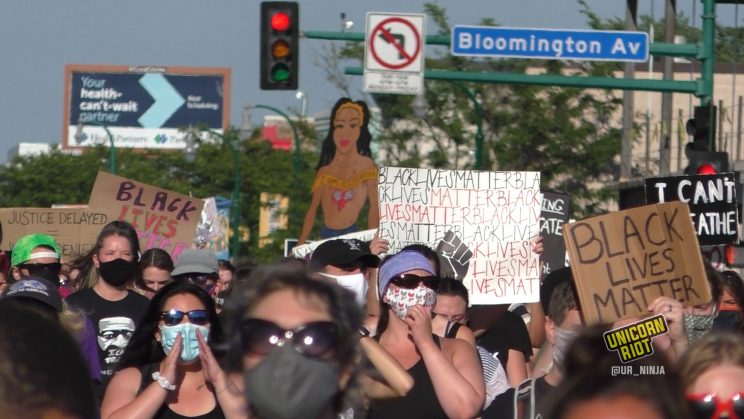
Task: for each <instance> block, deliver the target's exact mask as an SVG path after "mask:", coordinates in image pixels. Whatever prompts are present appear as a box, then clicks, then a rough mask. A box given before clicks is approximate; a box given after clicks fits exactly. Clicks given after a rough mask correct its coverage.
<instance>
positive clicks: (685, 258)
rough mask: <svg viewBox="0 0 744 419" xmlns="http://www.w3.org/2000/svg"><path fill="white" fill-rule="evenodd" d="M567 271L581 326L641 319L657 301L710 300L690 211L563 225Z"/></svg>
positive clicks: (672, 208)
mask: <svg viewBox="0 0 744 419" xmlns="http://www.w3.org/2000/svg"><path fill="white" fill-rule="evenodd" d="M563 236H564V239H565V241H566V248H567V249H568V253H569V258H570V259H571V270H572V272H573V276H574V280H575V285H576V289H577V291H578V295H579V301H580V303H581V311H582V315H583V316H584V321H585V322H586V323H587V324H590V325H591V324H597V323H609V322H612V321H615V320H618V319H623V318H628V317H634V316H640V315H646V314H648V311H646V308H647V307H648V305H649V304H651V302H652V301H653V300H654V299H655V298H656V297H659V296H662V295H663V296H667V297H671V298H674V299H675V300H678V301H680V302H682V304H683V305H685V306H692V305H698V304H707V303H708V302H710V300H711V293H710V288H709V285H708V281H707V280H706V276H705V270H704V268H703V260H702V257H701V256H700V248H699V247H698V241H697V237H696V235H695V231H694V230H693V227H692V223H690V210H689V208H688V207H687V205H686V204H684V203H682V202H669V203H665V204H657V205H647V206H644V207H639V208H634V209H630V210H626V211H619V212H614V213H612V214H607V215H602V216H599V217H593V218H588V219H585V220H581V221H577V222H575V223H571V224H567V225H566V226H564V228H563Z"/></svg>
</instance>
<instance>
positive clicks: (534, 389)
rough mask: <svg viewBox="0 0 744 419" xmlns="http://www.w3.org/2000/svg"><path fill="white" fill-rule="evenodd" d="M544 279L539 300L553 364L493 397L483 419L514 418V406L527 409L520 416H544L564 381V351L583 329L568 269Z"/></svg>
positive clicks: (521, 409)
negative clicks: (550, 398)
mask: <svg viewBox="0 0 744 419" xmlns="http://www.w3.org/2000/svg"><path fill="white" fill-rule="evenodd" d="M545 282H546V285H547V287H546V288H547V292H548V293H547V294H543V293H542V290H541V301H540V302H541V303H542V304H543V305H544V306H545V307H547V309H546V310H545V312H546V313H547V318H546V321H545V334H546V345H548V351H547V353H550V354H552V363H551V365H550V367H549V368H548V371H547V373H546V374H545V375H543V376H540V377H537V378H534V379H528V380H526V381H524V382H523V383H522V384H520V385H519V386H518V387H517V388H516V389H514V388H512V389H509V390H507V391H506V392H505V393H503V394H500V395H498V396H496V399H495V400H494V401H493V403H491V406H489V407H488V408H487V409H486V410H485V411H484V412H483V418H484V419H489V418H511V417H514V406H515V405H516V406H519V411H520V412H527V413H526V414H525V415H524V416H522V417H529V418H535V417H543V416H541V415H544V408H545V401H546V400H547V399H549V396H550V394H551V393H552V392H553V391H554V390H555V388H556V387H558V385H559V384H560V383H561V382H562V381H563V378H564V371H565V358H566V352H567V351H568V347H569V346H570V345H571V343H572V341H573V340H574V338H576V336H577V335H578V334H579V332H580V331H581V330H582V329H583V323H582V321H581V312H580V311H579V308H578V304H577V297H576V291H575V289H574V286H573V283H572V281H571V274H570V270H568V271H563V273H559V274H558V275H553V276H551V277H548V278H546V280H545Z"/></svg>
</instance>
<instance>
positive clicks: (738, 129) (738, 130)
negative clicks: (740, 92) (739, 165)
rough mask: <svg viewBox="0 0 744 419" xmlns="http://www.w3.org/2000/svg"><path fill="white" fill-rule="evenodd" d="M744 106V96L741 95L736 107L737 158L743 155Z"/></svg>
mask: <svg viewBox="0 0 744 419" xmlns="http://www.w3.org/2000/svg"><path fill="white" fill-rule="evenodd" d="M742 107H744V97H742V96H739V106H738V107H737V108H736V158H735V159H734V160H735V161H736V160H739V158H740V156H741V108H742Z"/></svg>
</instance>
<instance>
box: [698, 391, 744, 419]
mask: <svg viewBox="0 0 744 419" xmlns="http://www.w3.org/2000/svg"><path fill="white" fill-rule="evenodd" d="M687 400H688V401H689V402H690V406H692V411H693V413H694V414H695V418H697V419H719V418H729V419H744V392H739V393H736V394H734V395H733V396H731V398H729V399H728V400H723V399H721V398H719V397H718V396H717V395H715V394H688V395H687ZM724 413H725V414H726V415H725V416H724Z"/></svg>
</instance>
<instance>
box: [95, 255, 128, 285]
mask: <svg viewBox="0 0 744 419" xmlns="http://www.w3.org/2000/svg"><path fill="white" fill-rule="evenodd" d="M134 267H135V265H134V263H133V262H130V261H128V260H124V259H121V258H119V259H114V260H112V261H109V262H100V263H99V264H98V273H100V274H101V278H103V280H104V281H106V283H107V284H109V285H111V286H112V287H120V286H122V285H124V284H126V283H127V281H129V279H130V278H131V277H132V273H134Z"/></svg>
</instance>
